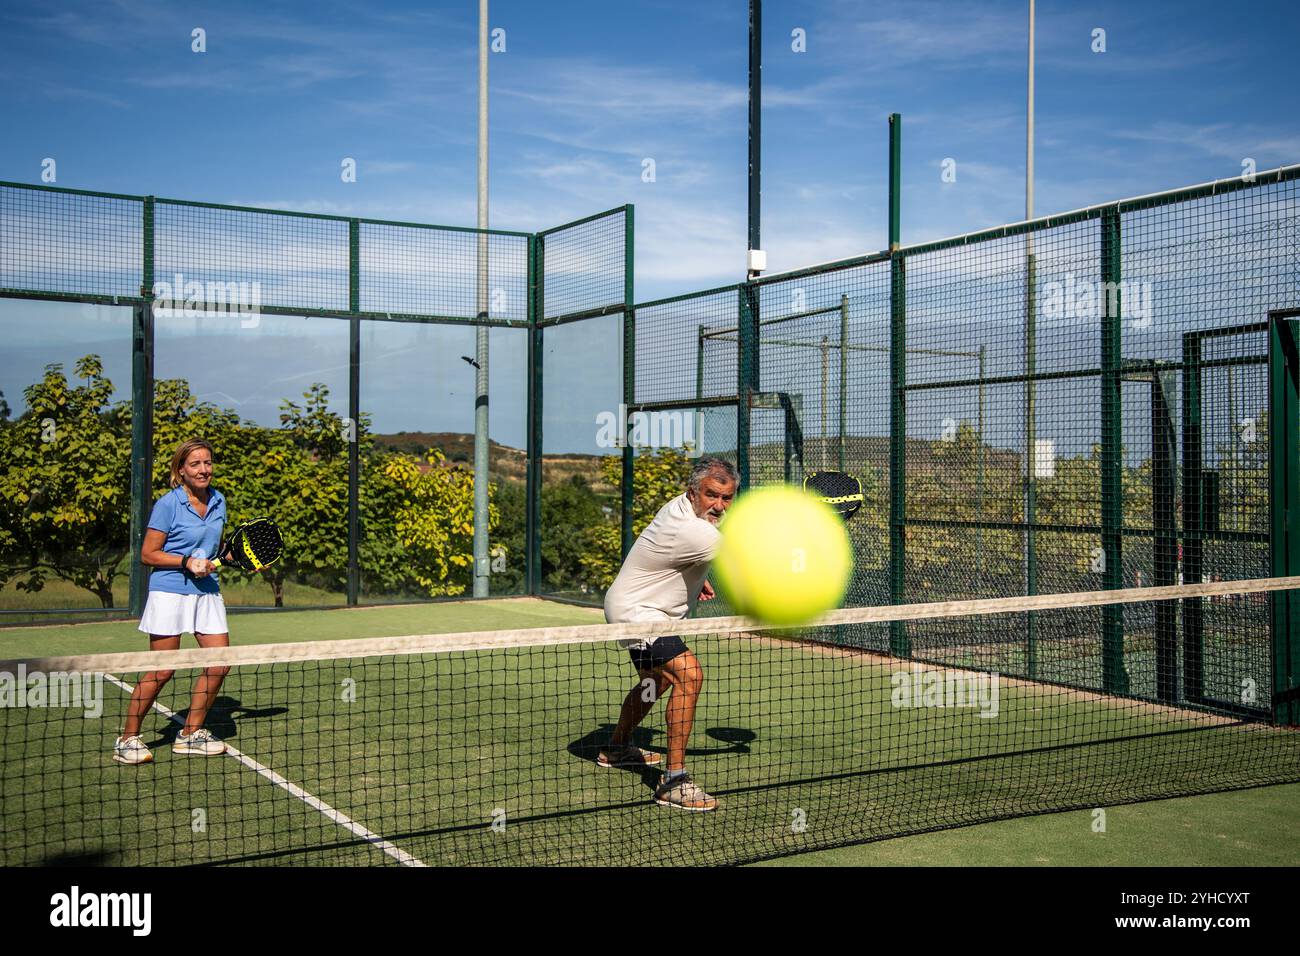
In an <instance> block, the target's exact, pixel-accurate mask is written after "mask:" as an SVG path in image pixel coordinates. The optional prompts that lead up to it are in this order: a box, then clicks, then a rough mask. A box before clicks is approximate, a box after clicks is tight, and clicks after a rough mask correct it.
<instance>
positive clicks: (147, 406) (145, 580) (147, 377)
mask: <svg viewBox="0 0 1300 956" xmlns="http://www.w3.org/2000/svg"><path fill="white" fill-rule="evenodd" d="M142 216H143V223H142V225H143V229H142V247H143V248H142V249H141V260H142V261H141V269H140V275H141V282H140V295H141V297H142V298H143V299H144V302H142V303H140V304H139V305H137V306H136V307H135V308H134V309H132V310H131V527H130V548H131V551H130V555H131V563H130V569H131V570H130V572H129V579H128V585H127V588H128V595H129V596H128V598H127V602H128V605H129V610H130V613H131V615H132V616H133V617H138V616H139V615H141V614H143V613H144V605H145V601H146V600H147V599H148V597H149V574H148V572H147V571H146V570H145V567H144V565H143V564H141V563H140V549H141V547H142V546H143V545H144V532H145V527H146V526H147V525H148V523H149V511H150V508H151V506H152V501H151V499H152V491H153V377H154V370H153V359H154V338H153V333H154V329H153V320H154V314H153V297H154V291H153V283H154V236H155V233H154V198H153V197H152V196H146V197H145V200H144V204H143V209H142Z"/></svg>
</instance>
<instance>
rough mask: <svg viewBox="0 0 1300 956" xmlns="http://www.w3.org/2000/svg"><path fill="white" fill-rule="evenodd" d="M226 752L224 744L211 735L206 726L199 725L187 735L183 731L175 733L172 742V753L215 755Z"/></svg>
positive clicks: (202, 755) (200, 755)
mask: <svg viewBox="0 0 1300 956" xmlns="http://www.w3.org/2000/svg"><path fill="white" fill-rule="evenodd" d="M225 752H226V745H225V744H223V743H222V742H221V741H220V740H217V739H216V738H215V737H213V736H212V734H211V732H209V731H208V729H207V728H206V727H200V728H199V729H198V730H196V731H194V733H192V734H190V735H189V736H188V737H187V736H185V733H184V732H181V733H179V734H177V735H176V742H175V743H174V744H172V753H174V754H190V755H192V756H197V757H215V756H217V755H218V754H223V753H225Z"/></svg>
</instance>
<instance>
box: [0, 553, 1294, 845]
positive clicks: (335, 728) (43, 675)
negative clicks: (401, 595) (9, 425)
mask: <svg viewBox="0 0 1300 956" xmlns="http://www.w3.org/2000/svg"><path fill="white" fill-rule="evenodd" d="M1296 587H1300V578H1281V579H1271V580H1264V581H1237V582H1227V583H1221V584H1210V585H1187V586H1177V587H1169V588H1146V589H1131V590H1127V591H1109V592H1089V593H1084V594H1058V595H1042V596H1033V597H1026V598H1014V599H1000V600H984V601H957V602H946V603H942V604H926V605H908V606H895V607H877V608H851V609H845V610H842V611H837V612H834V613H832V614H830V615H826V616H825V617H823V618H821V619H819V621H818V626H816V627H810V628H805V629H800V630H798V631H797V632H791V631H788V630H786V631H780V630H773V629H769V628H762V627H759V626H756V625H754V624H753V623H752V622H748V621H745V620H744V619H740V618H723V617H719V618H712V619H710V618H696V619H692V620H688V621H682V622H668V623H662V624H645V625H591V626H580V627H550V628H541V629H533V630H525V631H504V632H501V631H499V632H475V633H466V634H442V635H427V636H414V637H403V638H376V639H368V640H359V641H356V640H344V641H324V642H313V643H303V644H282V645H258V646H249V647H233V648H222V649H216V650H186V651H175V652H158V653H143V654H107V655H93V656H87V657H73V658H47V659H40V660H35V659H34V660H26V661H8V662H0V702H3V703H4V705H5V706H3V707H0V763H2V765H3V779H2V781H0V796H2V797H3V809H2V810H0V826H2V829H3V835H2V836H0V864H3V865H5V866H13V865H32V864H57V863H77V864H95V863H102V864H110V865H187V864H262V865H320V864H328V865H375V864H392V865H398V864H405V865H421V864H427V865H504V864H533V865H537V864H550V865H557V864H561V865H562V864H570V865H572V864H592V865H665V864H667V865H682V864H723V863H737V862H746V861H753V860H758V859H764V858H770V857H776V856H782V855H788V854H793V853H799V852H804V851H809V850H814V849H820V848H826V847H833V846H840V845H845V844H850V843H857V842H863V841H869V840H874V839H881V838H886V837H892V836H899V835H903V834H908V833H917V832H923V831H927V830H935V829H942V828H947V827H954V826H962V825H967V824H973V823H979V822H985V821H990V820H996V819H1002V818H1007V817H1013V816H1020V815H1026V814H1035V813H1043V812H1049V811H1059V810H1065V809H1076V808H1092V807H1098V806H1106V805H1114V804H1118V803H1126V802H1132V801H1138V800H1149V799H1155V798H1161V797H1171V796H1179V795H1188V794H1195V793H1204V792H1211V791H1216V790H1226V789H1236V788H1241V787H1248V786H1258V785H1263V784H1274V783H1283V782H1289V781H1296V780H1300V735H1298V734H1297V733H1296V731H1295V729H1294V728H1286V727H1279V726H1274V725H1272V724H1271V723H1270V715H1271V714H1272V708H1273V704H1274V700H1273V695H1274V693H1275V683H1274V678H1273V671H1272V667H1273V655H1272V636H1271V632H1270V628H1271V627H1273V626H1275V624H1276V613H1277V610H1278V608H1277V603H1278V602H1279V601H1291V600H1294V599H1295V597H1297V596H1300V595H1295V594H1293V593H1292V591H1291V589H1294V588H1296ZM1193 606H1194V607H1195V608H1196V610H1197V613H1196V615H1195V616H1194V620H1195V621H1196V622H1197V627H1198V631H1197V634H1196V635H1195V639H1194V640H1193V639H1192V637H1191V636H1189V634H1188V633H1187V632H1186V630H1185V626H1184V624H1183V623H1182V622H1183V621H1184V618H1185V616H1186V611H1187V610H1188V609H1189V608H1191V607H1193ZM1288 613H1289V612H1288ZM1030 614H1032V615H1034V616H1035V626H1034V628H1033V629H1032V633H1033V634H1034V635H1035V638H1034V639H1035V641H1036V647H1035V648H1033V649H1032V654H1031V653H1030V651H1029V649H1027V648H1026V647H1025V634H1026V633H1027V629H1026V627H1025V626H1024V625H1025V622H1026V619H1027V615H1030ZM1170 621H1173V622H1174V624H1175V625H1176V627H1175V629H1174V630H1173V631H1170V630H1169V627H1168V625H1169V622H1170ZM1117 622H1118V624H1119V625H1120V626H1121V628H1122V630H1121V631H1120V636H1121V640H1120V643H1119V645H1118V646H1116V643H1115V634H1116V630H1115V627H1116V624H1117ZM1270 622H1272V623H1270ZM669 633H673V634H679V635H683V636H685V639H686V640H687V641H688V642H689V644H690V645H691V648H692V649H693V651H694V653H695V655H696V656H697V657H698V659H699V660H700V662H701V664H702V667H703V674H704V679H703V685H702V690H701V693H700V697H699V705H698V709H697V711H696V714H695V721H694V729H693V732H692V734H691V736H690V740H689V746H688V750H687V768H688V769H689V770H690V771H691V773H692V774H693V776H694V778H695V780H696V781H697V782H698V783H699V785H700V786H701V787H703V788H704V789H706V790H707V791H709V792H710V793H712V794H713V795H715V796H716V797H717V798H718V800H719V802H720V805H719V807H718V808H717V809H716V810H714V811H713V812H708V813H684V812H680V811H678V810H675V809H671V808H665V807H659V806H656V805H655V804H654V803H653V802H652V801H651V795H652V793H653V791H654V786H655V784H656V782H657V781H658V779H659V776H660V770H659V769H655V768H650V767H644V768H636V769H633V770H629V769H604V768H601V767H600V766H598V764H597V763H596V757H597V754H598V752H599V751H600V749H601V748H602V746H603V745H605V744H606V742H607V741H608V739H609V736H610V733H611V730H612V727H613V725H614V722H615V720H616V719H617V716H618V713H619V706H620V703H621V702H622V700H623V697H624V695H625V694H627V692H628V691H629V689H630V688H632V687H633V686H635V685H636V682H637V678H636V674H635V671H634V670H633V668H632V667H631V665H630V663H629V659H628V655H627V652H626V650H625V649H624V647H623V644H622V643H621V642H622V641H626V640H630V639H634V638H637V637H647V636H662V635H665V634H669ZM900 633H902V634H905V636H906V651H907V653H906V655H900V654H899V653H898V651H899V650H900V647H899V638H900ZM1171 639H1172V640H1173V644H1172V645H1171V644H1170V640H1171ZM1116 654H1118V657H1116V656H1115V655H1116ZM1028 656H1032V658H1033V663H1034V669H1035V675H1036V677H1035V679H1029V678H1027V677H1026V676H1025V674H1026V657H1028ZM211 667H229V668H230V670H229V673H228V674H227V675H226V677H225V679H224V683H223V685H222V686H221V689H220V691H219V694H218V695H217V697H216V699H215V702H214V704H213V706H212V709H211V711H210V712H209V715H208V718H207V721H206V726H207V728H208V729H210V730H211V732H212V733H213V734H214V735H215V736H216V737H217V738H218V739H220V740H222V741H224V743H225V744H226V745H227V751H226V753H225V754H222V755H220V756H214V757H197V756H180V755H177V754H174V753H173V752H172V749H171V742H172V741H173V740H174V738H175V735H176V732H177V730H179V729H180V725H181V722H182V721H183V719H184V716H185V709H186V708H187V707H188V706H189V702H190V693H191V690H192V688H193V687H194V685H195V680H196V677H197V676H198V675H199V674H200V673H202V669H203V668H211ZM158 670H171V671H174V673H175V676H174V677H173V678H172V680H171V681H170V682H169V683H168V684H167V685H166V687H165V688H164V690H163V692H162V694H161V695H160V696H159V698H158V703H157V704H156V705H155V707H154V709H153V711H152V712H151V713H150V714H149V715H148V716H147V717H146V719H145V721H144V726H143V730H142V737H143V739H144V741H145V742H146V743H147V744H148V745H149V746H150V748H151V752H152V753H153V755H154V760H153V761H152V762H150V763H146V764H140V765H137V766H122V765H120V764H117V763H115V762H114V761H113V759H112V746H113V741H114V738H115V737H116V736H117V735H118V734H119V733H120V732H121V727H122V723H123V720H124V717H125V714H126V707H127V702H128V699H129V696H130V692H131V689H132V688H133V687H134V686H135V684H136V683H137V682H138V681H139V680H141V679H142V678H141V675H142V674H143V673H145V672H151V671H158ZM1117 674H1120V675H1122V676H1123V678H1124V682H1123V685H1122V687H1121V688H1119V689H1118V690H1116V691H1114V692H1103V688H1104V686H1105V685H1107V683H1108V682H1109V683H1114V682H1115V680H1116V675H1117ZM1192 675H1197V680H1196V681H1195V682H1194V681H1192V680H1191V677H1192ZM1192 685H1194V686H1192ZM1171 687H1172V692H1171ZM1192 691H1194V693H1192ZM633 741H634V743H635V744H637V745H639V746H641V747H643V748H645V749H647V750H648V751H650V752H652V753H659V754H662V753H663V752H664V750H665V742H666V733H665V723H664V709H663V702H659V703H658V704H657V705H656V707H655V709H654V710H653V711H652V712H651V714H650V716H649V717H648V718H647V719H646V720H645V721H644V723H643V724H642V726H641V727H640V728H638V730H637V732H636V733H635V734H634V736H633Z"/></svg>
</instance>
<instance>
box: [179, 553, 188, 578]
mask: <svg viewBox="0 0 1300 956" xmlns="http://www.w3.org/2000/svg"><path fill="white" fill-rule="evenodd" d="M189 563H190V556H189V555H188V554H182V555H181V570H182V571H184V572H185V573H186V574H188V573H189V570H190V569H189V567H188V565H189Z"/></svg>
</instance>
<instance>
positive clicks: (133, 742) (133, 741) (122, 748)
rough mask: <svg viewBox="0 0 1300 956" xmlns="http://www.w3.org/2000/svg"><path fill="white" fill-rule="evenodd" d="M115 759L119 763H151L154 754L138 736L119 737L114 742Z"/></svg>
mask: <svg viewBox="0 0 1300 956" xmlns="http://www.w3.org/2000/svg"><path fill="white" fill-rule="evenodd" d="M113 759H114V760H116V761H117V762H118V763H128V764H136V763H149V761H151V760H153V754H152V753H150V752H149V748H148V747H146V746H145V743H144V741H143V740H141V739H140V738H139V737H138V736H135V735H133V736H130V737H118V738H117V740H115V741H114V742H113Z"/></svg>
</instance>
